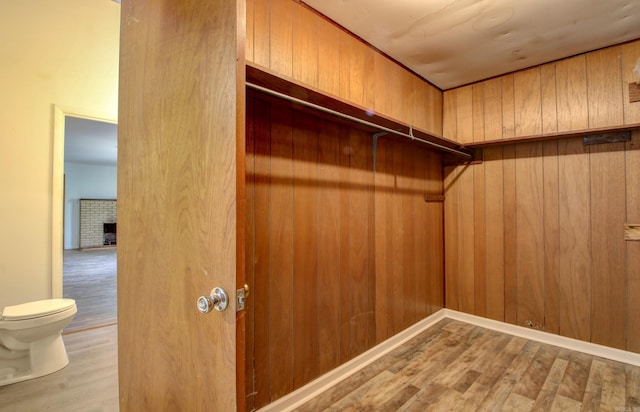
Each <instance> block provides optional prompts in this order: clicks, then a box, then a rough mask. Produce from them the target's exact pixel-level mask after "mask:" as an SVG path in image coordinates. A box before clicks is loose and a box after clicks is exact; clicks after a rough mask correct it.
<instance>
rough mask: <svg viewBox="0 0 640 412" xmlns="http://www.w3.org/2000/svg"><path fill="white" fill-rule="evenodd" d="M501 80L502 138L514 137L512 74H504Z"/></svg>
mask: <svg viewBox="0 0 640 412" xmlns="http://www.w3.org/2000/svg"><path fill="white" fill-rule="evenodd" d="M500 79H501V80H502V138H503V139H509V138H511V137H515V136H516V134H515V100H514V98H515V95H514V75H513V74H505V75H504V76H502V77H500Z"/></svg>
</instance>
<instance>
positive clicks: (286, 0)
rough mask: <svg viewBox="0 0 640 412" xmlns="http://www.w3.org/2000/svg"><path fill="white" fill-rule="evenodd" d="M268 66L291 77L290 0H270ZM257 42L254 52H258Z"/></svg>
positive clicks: (291, 3)
mask: <svg viewBox="0 0 640 412" xmlns="http://www.w3.org/2000/svg"><path fill="white" fill-rule="evenodd" d="M270 5H271V9H270V13H269V16H270V18H271V20H270V25H269V30H270V31H269V40H270V41H269V51H270V52H269V68H270V69H271V70H273V71H275V72H276V73H279V74H281V75H284V76H287V77H293V6H294V3H293V2H292V1H291V0H270ZM257 46H258V45H257V44H256V45H255V52H254V53H257V52H258V49H257Z"/></svg>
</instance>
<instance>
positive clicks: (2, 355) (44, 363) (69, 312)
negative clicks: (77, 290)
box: [0, 299, 78, 386]
mask: <svg viewBox="0 0 640 412" xmlns="http://www.w3.org/2000/svg"><path fill="white" fill-rule="evenodd" d="M77 311H78V310H77V308H76V302H75V300H73V299H47V300H39V301H35V302H29V303H23V304H20V305H14V306H5V307H4V309H3V310H2V314H0V386H4V385H9V384H11V383H16V382H21V381H25V380H27V379H33V378H37V377H40V376H44V375H48V374H50V373H53V372H55V371H57V370H60V369H62V368H64V367H65V366H67V364H68V363H69V358H68V357H67V351H66V349H65V347H64V342H63V341H62V336H61V333H62V329H63V328H64V327H65V326H67V325H68V324H69V322H71V320H72V319H73V316H74V315H75V314H76V312H77Z"/></svg>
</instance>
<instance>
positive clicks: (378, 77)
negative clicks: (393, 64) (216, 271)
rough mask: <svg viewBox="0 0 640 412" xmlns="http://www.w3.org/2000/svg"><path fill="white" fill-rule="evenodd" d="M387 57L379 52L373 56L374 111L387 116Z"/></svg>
mask: <svg viewBox="0 0 640 412" xmlns="http://www.w3.org/2000/svg"><path fill="white" fill-rule="evenodd" d="M387 63H388V62H387V59H386V58H385V57H384V56H383V55H382V54H380V53H375V54H374V56H373V79H374V83H375V85H376V87H375V95H374V101H373V107H374V109H375V111H376V113H381V114H383V115H386V116H389V115H390V113H389V111H390V110H389V107H388V106H389V100H388V99H387V87H388V86H387V79H388V71H387V69H388V68H389V65H388V64H387Z"/></svg>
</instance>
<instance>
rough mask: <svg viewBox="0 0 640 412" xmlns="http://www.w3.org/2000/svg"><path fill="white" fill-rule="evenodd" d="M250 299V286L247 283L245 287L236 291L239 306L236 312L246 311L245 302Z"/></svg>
mask: <svg viewBox="0 0 640 412" xmlns="http://www.w3.org/2000/svg"><path fill="white" fill-rule="evenodd" d="M248 297H249V285H247V284H246V283H245V285H244V287H242V288H240V289H238V290H236V299H237V301H238V306H236V312H240V311H241V310H244V305H245V302H246V301H247V298H248Z"/></svg>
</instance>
